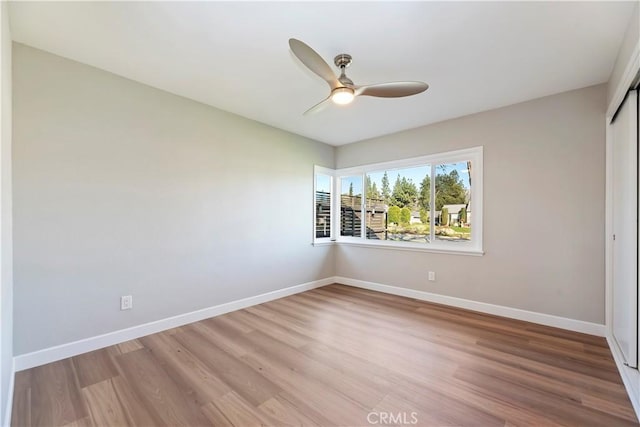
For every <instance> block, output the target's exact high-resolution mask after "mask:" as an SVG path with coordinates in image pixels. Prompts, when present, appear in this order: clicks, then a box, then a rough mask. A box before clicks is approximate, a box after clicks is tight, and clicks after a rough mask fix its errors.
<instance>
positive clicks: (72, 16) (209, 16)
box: [10, 1, 634, 145]
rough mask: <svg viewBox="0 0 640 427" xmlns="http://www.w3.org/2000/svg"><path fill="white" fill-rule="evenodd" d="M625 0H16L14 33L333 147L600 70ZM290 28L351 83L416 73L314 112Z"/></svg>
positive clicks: (614, 42) (585, 78) (550, 89)
mask: <svg viewBox="0 0 640 427" xmlns="http://www.w3.org/2000/svg"><path fill="white" fill-rule="evenodd" d="M633 5H634V3H633V2H609V1H604V2H584V3H583V2H551V3H547V2H513V3H507V2H495V3H494V2H492V3H485V2H406V3H405V2H402V3H401V2H378V3H364V2H348V3H342V2H320V3H315V2H314V3H310V2H278V3H276V2H251V3H249V2H91V3H88V2H68V3H58V2H44V3H39V2H19V3H12V4H11V6H10V7H11V8H10V17H11V31H12V35H13V38H14V40H16V41H18V42H21V43H25V44H27V45H30V46H33V47H37V48H40V49H43V50H47V51H49V52H52V53H55V54H58V55H61V56H64V57H67V58H71V59H74V60H76V61H80V62H83V63H86V64H90V65H93V66H95V67H98V68H102V69H104V70H108V71H111V72H113V73H115V74H119V75H121V76H124V77H128V78H130V79H133V80H136V81H139V82H142V83H146V84H148V85H151V86H154V87H157V88H160V89H163V90H166V91H169V92H172V93H175V94H179V95H183V96H185V97H188V98H191V99H194V100H197V101H200V102H203V103H206V104H209V105H212V106H215V107H218V108H221V109H223V110H227V111H231V112H233V113H237V114H240V115H242V116H245V117H248V118H251V119H254V120H257V121H260V122H263V123H266V124H269V125H272V126H275V127H278V128H281V129H285V130H288V131H291V132H294V133H297V134H300V135H304V136H308V137H310V138H313V139H316V140H319V141H323V142H327V143H329V144H333V145H341V144H346V143H350V142H354V141H359V140H362V139H367V138H372V137H376V136H380V135H384V134H389V133H393V132H397V131H400V130H404V129H408V128H414V127H418V126H422V125H426V124H429V123H434V122H438V121H441V120H445V119H449V118H453V117H459V116H462V115H466V114H471V113H475V112H479V111H484V110H488V109H492V108H496V107H500V106H504V105H509V104H513V103H517V102H520V101H525V100H528V99H532V98H537V97H541V96H545V95H549V94H553V93H558V92H563V91H566V90H570V89H576V88H580V87H585V86H590V85H593V84H597V83H602V82H606V81H607V80H608V78H609V75H610V73H611V70H612V68H613V63H614V61H615V58H616V55H617V52H618V48H619V46H620V44H621V42H622V39H623V36H624V31H625V29H626V27H627V24H628V21H629V19H630V17H631V11H632V9H633ZM290 37H295V38H298V39H300V40H302V41H304V42H306V43H307V44H309V45H310V46H311V47H313V48H314V49H315V50H316V51H317V52H318V53H319V54H320V55H321V56H322V57H323V58H325V59H326V60H327V62H329V63H330V65H333V63H332V58H333V57H334V56H335V55H337V54H339V53H349V54H351V55H352V56H353V58H354V61H353V64H352V65H351V67H350V68H349V69H348V75H349V77H350V78H351V79H352V80H354V82H355V83H356V84H360V85H363V84H370V83H380V82H386V81H397V80H422V81H425V82H427V83H429V85H430V88H429V90H428V91H427V92H424V93H422V94H420V95H416V96H413V97H408V98H398V99H381V98H372V97H360V98H358V99H356V100H355V102H354V103H353V104H351V105H349V106H346V107H337V106H333V105H332V106H331V107H330V108H328V109H325V110H324V111H322V112H320V113H318V114H316V115H313V116H304V117H303V116H302V112H303V111H305V110H306V109H307V108H309V107H311V106H312V105H314V104H315V103H316V102H318V101H320V100H321V99H323V98H324V97H326V96H327V95H328V86H327V84H326V83H325V82H324V81H322V80H321V79H320V78H319V77H317V76H316V75H315V74H312V73H311V72H309V71H308V70H307V69H306V68H304V66H303V65H301V63H300V62H299V61H298V60H297V59H296V58H295V57H294V56H293V54H292V53H291V52H290V51H289V46H288V43H287V41H288V39H289V38H290Z"/></svg>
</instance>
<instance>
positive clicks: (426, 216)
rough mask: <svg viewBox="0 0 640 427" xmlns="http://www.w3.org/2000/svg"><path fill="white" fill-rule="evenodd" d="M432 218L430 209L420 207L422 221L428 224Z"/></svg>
mask: <svg viewBox="0 0 640 427" xmlns="http://www.w3.org/2000/svg"><path fill="white" fill-rule="evenodd" d="M430 220H431V219H430V218H429V211H428V210H426V209H420V222H422V223H423V224H427V223H428V222H429V221H430Z"/></svg>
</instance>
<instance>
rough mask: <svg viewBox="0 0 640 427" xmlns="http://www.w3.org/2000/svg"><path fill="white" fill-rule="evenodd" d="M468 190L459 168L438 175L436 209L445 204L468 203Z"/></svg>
mask: <svg viewBox="0 0 640 427" xmlns="http://www.w3.org/2000/svg"><path fill="white" fill-rule="evenodd" d="M466 199H467V192H466V190H465V188H464V185H463V184H462V179H460V175H458V171H457V170H455V169H454V170H452V171H451V172H449V173H448V174H446V173H440V174H438V175H436V210H441V209H442V207H443V206H444V205H452V204H457V203H466Z"/></svg>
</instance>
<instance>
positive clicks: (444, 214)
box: [440, 208, 449, 225]
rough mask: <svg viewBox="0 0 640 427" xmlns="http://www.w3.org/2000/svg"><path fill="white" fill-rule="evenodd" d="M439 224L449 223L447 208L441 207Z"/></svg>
mask: <svg viewBox="0 0 640 427" xmlns="http://www.w3.org/2000/svg"><path fill="white" fill-rule="evenodd" d="M440 225H449V209H447V208H442V210H441V212H440Z"/></svg>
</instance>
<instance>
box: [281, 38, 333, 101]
mask: <svg viewBox="0 0 640 427" xmlns="http://www.w3.org/2000/svg"><path fill="white" fill-rule="evenodd" d="M289 47H290V48H291V51H292V52H293V53H294V55H295V56H296V57H297V58H298V59H299V60H300V62H302V63H303V64H304V65H305V66H306V67H307V68H308V69H310V70H311V71H313V72H314V73H316V74H317V75H319V76H320V77H322V78H323V79H324V80H325V81H326V82H327V83H329V86H330V87H331V89H335V88H337V87H339V86H342V85H341V84H340V82H339V81H338V78H337V77H336V75H335V74H334V73H333V70H332V69H331V67H330V66H329V64H327V63H326V62H325V60H324V59H322V57H321V56H320V55H318V53H317V52H316V51H315V50H313V49H311V48H310V47H309V46H308V45H307V44H305V43H303V42H301V41H300V40H297V39H289Z"/></svg>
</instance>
